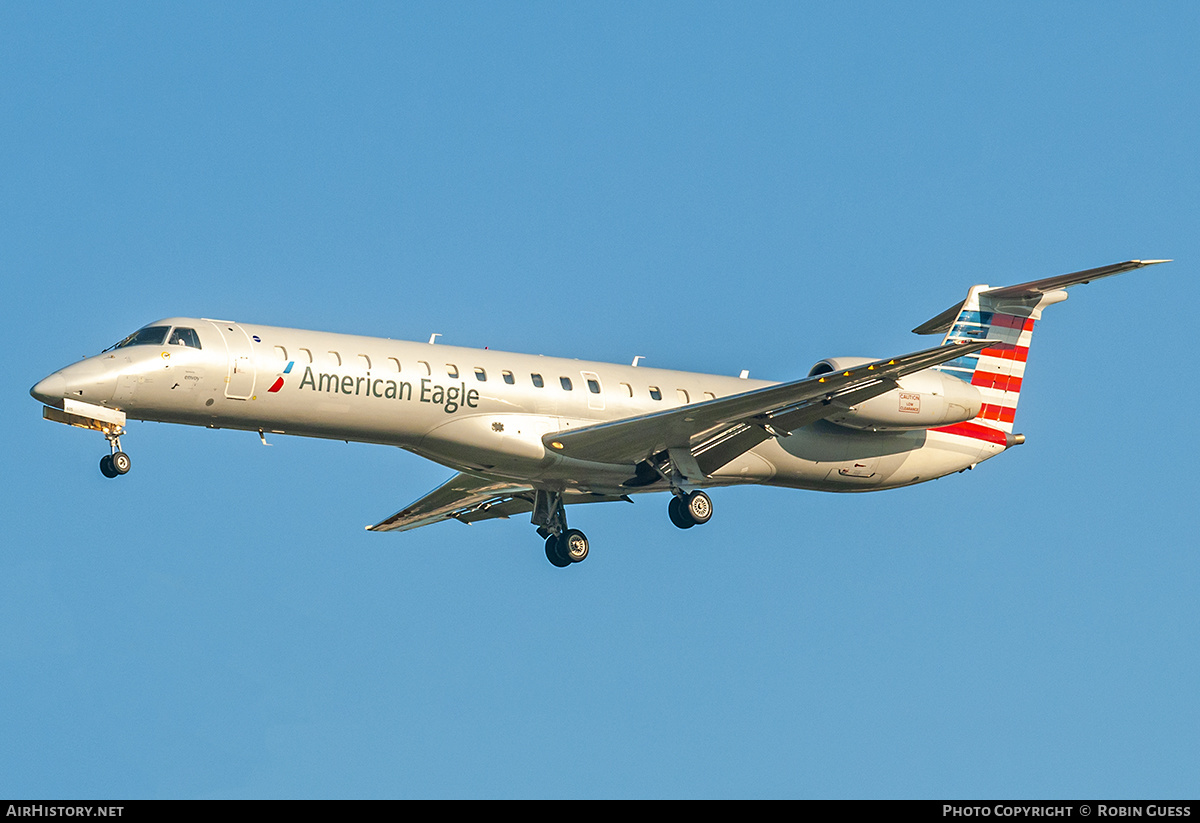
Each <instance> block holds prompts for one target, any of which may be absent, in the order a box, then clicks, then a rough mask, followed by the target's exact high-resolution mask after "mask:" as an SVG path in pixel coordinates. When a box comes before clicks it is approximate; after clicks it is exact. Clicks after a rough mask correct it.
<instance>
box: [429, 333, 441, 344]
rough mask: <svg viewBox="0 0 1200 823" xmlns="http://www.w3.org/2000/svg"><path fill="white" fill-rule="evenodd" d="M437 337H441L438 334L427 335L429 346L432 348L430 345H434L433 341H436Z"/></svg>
mask: <svg viewBox="0 0 1200 823" xmlns="http://www.w3.org/2000/svg"><path fill="white" fill-rule="evenodd" d="M439 337H441V335H440V334H431V335H429V345H431V346H432V345H433V343H434V341H435V340H437V339H438V338H439Z"/></svg>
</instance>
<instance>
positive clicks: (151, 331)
mask: <svg viewBox="0 0 1200 823" xmlns="http://www.w3.org/2000/svg"><path fill="white" fill-rule="evenodd" d="M170 328H171V327H170V326H147V327H146V328H144V329H138V330H137V331H135V332H134V333H133V334H131V335H129V336H128V337H126V338H125V339H124V340H122V341H121V342H120V343H118V344H117V345H115V346H113V348H114V349H123V348H125V347H126V346H161V345H162V344H163V341H164V340H166V339H167V332H168V331H169V330H170Z"/></svg>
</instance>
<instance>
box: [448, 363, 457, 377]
mask: <svg viewBox="0 0 1200 823" xmlns="http://www.w3.org/2000/svg"><path fill="white" fill-rule="evenodd" d="M446 374H447V375H448V376H450V377H458V366H456V365H454V364H453V363H447V364H446Z"/></svg>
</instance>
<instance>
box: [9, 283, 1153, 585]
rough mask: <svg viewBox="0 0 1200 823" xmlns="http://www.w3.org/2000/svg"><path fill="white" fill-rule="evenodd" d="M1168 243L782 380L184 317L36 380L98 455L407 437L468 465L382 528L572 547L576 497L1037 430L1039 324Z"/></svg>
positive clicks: (868, 463)
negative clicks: (1032, 411)
mask: <svg viewBox="0 0 1200 823" xmlns="http://www.w3.org/2000/svg"><path fill="white" fill-rule="evenodd" d="M1166 262H1170V261H1168V260H1129V261H1126V262H1123V263H1115V264H1112V265H1108V266H1101V267H1099V268H1093V269H1087V270H1085V271H1079V272H1074V273H1071V274H1064V275H1059V276H1057V277H1049V278H1045V279H1041V280H1033V281H1030V282H1027V283H1021V284H1018V285H1015V286H1004V287H999V288H993V287H991V286H988V285H977V286H973V287H972V288H971V289H970V290H969V291H968V292H967V296H966V298H965V299H964V300H963V301H962V302H960V303H957V304H955V305H954V306H952V307H950V308H949V309H946V310H945V311H943V312H941V313H940V314H938V315H937V316H935V317H933V318H932V319H930V320H928V321H927V322H925V323H922V324H921V325H920V326H917V327H916V328H915V329H913V331H914V332H915V333H917V334H921V335H931V334H940V335H942V341H941V343H940V344H939V345H937V346H934V347H932V348H926V349H922V350H920V351H916V352H912V353H909V354H904V355H898V356H896V357H885V358H866V357H830V358H827V359H824V360H821V361H819V362H817V363H816V364H815V365H814V366H813V367H812V368H811V369H810V370H809V372H808V374H807V375H806V376H805V377H803V378H800V379H796V380H791V381H788V382H783V383H773V382H769V381H764V380H752V379H750V378H749V377H748V376H747V374H746V373H745V372H743V373H742V374H741V375H739V376H736V377H734V376H722V375H713V374H700V373H691V372H682V371H670V370H665V369H656V368H647V367H645V366H641V365H639V360H640V358H636V359H634V361H633V363H632V364H631V365H628V366H623V365H616V364H609V363H597V362H585V361H579V360H573V359H567V358H554V357H543V356H541V355H528V354H514V353H511V352H503V351H493V350H490V349H476V348H465V347H456V346H447V345H443V344H439V343H437V342H436V338H437V337H438V335H434V336H433V337H431V338H430V340H429V342H427V343H422V342H405V341H396V340H390V339H381V338H373V337H359V336H352V335H344V334H332V333H328V332H317V331H304V330H300V329H290V328H278V327H272V326H259V325H250V324H246V323H236V322H232V321H225V320H215V319H206V318H191V317H170V318H166V319H163V320H158V321H155V322H153V323H150V324H149V325H146V326H143V327H142V328H140V329H138V330H137V331H135V332H134V333H133V334H131V335H129V336H128V337H126V338H124V339H123V340H121V341H120V342H119V343H116V344H115V345H113V346H110V347H109V348H107V349H105V350H104V351H103V352H101V353H100V354H97V355H94V356H92V357H87V358H85V359H83V360H81V361H79V362H77V363H73V364H71V365H69V366H66V367H65V368H62V369H60V370H58V371H56V372H54V373H53V374H51V375H49V376H48V377H46V378H45V379H43V380H41V381H39V382H38V383H37V384H36V385H35V386H34V387H33V388H32V389H30V394H31V395H32V396H33V397H34V398H35V399H36V400H39V401H41V402H42V403H43V404H44V406H43V410H42V413H43V417H44V418H45V419H47V420H52V421H56V422H59V423H65V424H68V425H71V426H77V427H81V428H85V429H90V430H95V431H99V432H101V433H102V434H103V435H104V437H105V439H106V440H107V441H108V444H109V453H108V454H106V455H104V457H103V458H102V459H101V460H100V471H101V472H102V473H103V474H104V475H105V476H106V477H110V478H115V477H120V476H122V475H124V474H126V473H127V472H128V471H129V469H130V458H129V455H128V454H126V453H125V451H124V450H123V449H122V446H121V437H122V436H124V435H125V426H126V422H127V421H128V420H131V419H132V420H149V421H156V422H162V423H180V424H185V425H193V426H206V427H208V428H213V429H220V428H225V429H239V430H245V431H254V432H258V435H259V437H260V439H262V442H263V443H266V442H267V441H266V436H267V435H268V434H281V435H298V436H302V437H321V438H329V439H336V440H345V441H356V442H364V443H377V444H384V445H389V446H396V447H399V448H401V449H405V450H407V451H410V452H413V453H414V454H417V455H420V456H421V457H425V458H428V459H429V460H433V461H436V462H437V463H440V464H442V465H444V466H447V467H449V468H451V469H453V470H454V471H456V472H457V473H456V474H455V475H454V476H453V477H451V478H450V479H449V480H448V481H447V482H445V483H444V484H442V485H441V486H439V487H438V488H436V489H434V490H433V491H432V492H430V493H429V494H427V495H425V496H424V497H422V498H420V499H419V500H417V501H415V502H414V503H412V504H410V505H408V506H406V507H405V508H403V509H401V510H400V511H398V512H396V513H395V514H393V515H392V516H390V517H388V518H386V519H384V520H382V521H380V522H378V523H376V524H374V525H371V526H367V529H368V530H370V531H377V532H384V531H406V530H409V529H414V528H417V527H419V526H425V525H428V524H431V523H435V522H440V521H444V520H457V521H459V522H460V523H468V524H470V523H476V522H479V521H482V520H488V519H492V518H506V519H507V518H509V517H511V516H514V515H521V514H529V515H530V521H531V523H532V525H534V526H536V527H537V532H538V534H539V536H540V537H541V538H543V539H544V541H545V552H546V558H547V559H548V560H549V561H550V563H552V564H553V565H555V566H557V567H560V568H565V567H568V566H571V565H573V564H574V563H578V562H580V561H582V560H584V559H585V558H586V557H587V556H588V551H589V542H588V539H587V536H586V535H585V534H584V533H583V532H582V531H580V530H578V529H574V528H569V527H568V526H567V515H566V506H567V505H571V504H576V503H595V502H608V501H627V502H628V501H631V495H635V494H644V493H649V492H669V493H670V495H671V497H670V502H669V505H668V507H667V512H668V516H669V518H670V520H671V522H672V523H673V524H674V525H675V526H677V527H679V528H681V529H689V528H693V527H695V526H699V525H702V524H704V523H707V522H708V521H709V519H710V518H711V517H712V514H713V504H712V499H711V498H710V497H709V495H708V494H707V492H706V491H705V490H706V489H713V488H719V487H722V486H730V485H737V484H762V485H771V486H784V487H789V488H796V489H810V490H818V491H829V492H865V491H876V490H882V489H894V488H898V487H901V486H909V485H912V484H915V483H923V482H926V481H929V480H933V479H936V478H939V477H943V476H946V475H948V474H951V473H954V472H962V471H965V470H967V469H972V468H974V467H975V466H976V465H978V464H979V463H980V462H982V461H984V460H987V459H989V458H991V457H995V456H996V455H998V454H1001V453H1002V452H1004V451H1005V450H1007V449H1009V448H1011V447H1013V446H1016V445H1019V444H1021V443H1024V442H1025V437H1024V435H1022V434H1017V433H1014V424H1013V420H1014V415H1015V412H1016V407H1017V401H1018V399H1019V398H1020V393H1021V389H1022V380H1023V376H1024V371H1025V363H1026V359H1027V356H1028V353H1029V344H1030V339H1031V336H1032V333H1033V327H1034V324H1035V322H1036V321H1037V320H1039V319H1040V318H1041V315H1042V311H1043V310H1044V309H1045V308H1046V307H1047V306H1050V305H1053V304H1055V303H1059V302H1062V301H1063V300H1065V299H1066V298H1067V292H1066V289H1067V288H1069V287H1071V286H1075V285H1079V284H1083V283H1088V282H1090V281H1092V280H1098V279H1100V278H1103V277H1110V276H1112V275H1116V274H1121V273H1123V272H1128V271H1131V270H1134V269H1139V268H1142V267H1144V266H1151V265H1156V264H1159V263H1166Z"/></svg>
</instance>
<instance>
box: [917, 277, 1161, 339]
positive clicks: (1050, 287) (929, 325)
mask: <svg viewBox="0 0 1200 823" xmlns="http://www.w3.org/2000/svg"><path fill="white" fill-rule="evenodd" d="M1170 262H1171V261H1170V260H1126V261H1125V262H1124V263H1113V264H1112V265H1110V266H1100V267H1098V268H1095V269H1085V270H1083V271H1077V272H1072V273H1070V274H1060V275H1058V276H1057V277H1047V278H1044V279H1042V280H1030V281H1029V282H1028V283H1019V284H1017V285H1015V286H1001V287H999V288H995V289H987V290H985V291H981V292H979V294H980V295H987V296H988V297H991V298H1003V297H1008V298H1017V299H1020V298H1029V297H1036V296H1037V295H1040V294H1045V293H1046V292H1050V291H1054V290H1056V289H1065V288H1067V287H1068V286H1077V285H1080V284H1082V283H1090V282H1091V281H1093V280H1099V279H1100V278H1102V277H1112V276H1113V275H1114V274H1122V273H1124V272H1127V271H1133V270H1134V269H1140V268H1143V267H1145V266H1154V265H1157V264H1158V263H1170ZM965 302H966V301H965V300H964V301H962V302H960V303H956V304H955V305H953V306H951V307H950V308H948V309H946V310H945V311H944V312H942V313H941V314H939V315H938V316H937V317H934V318H932V319H930V320H927V321H925V322H924V323H922V324H921V325H919V326H917V327H916V328H915V329H913V333H914V334H945V333H946V332H947V331H949V329H950V326H951V325H952V324H953V323H954V320H955V318H957V317H958V313H959V312H960V311H961V310H962V307H963V304H964V303H965Z"/></svg>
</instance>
